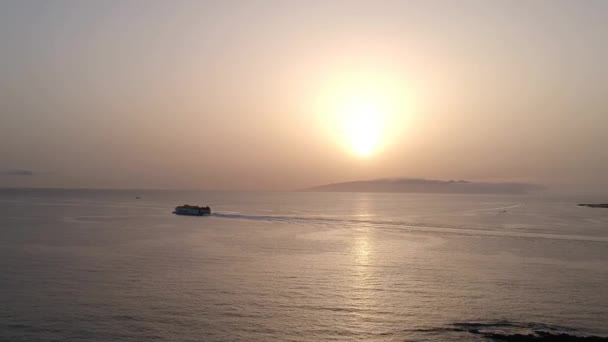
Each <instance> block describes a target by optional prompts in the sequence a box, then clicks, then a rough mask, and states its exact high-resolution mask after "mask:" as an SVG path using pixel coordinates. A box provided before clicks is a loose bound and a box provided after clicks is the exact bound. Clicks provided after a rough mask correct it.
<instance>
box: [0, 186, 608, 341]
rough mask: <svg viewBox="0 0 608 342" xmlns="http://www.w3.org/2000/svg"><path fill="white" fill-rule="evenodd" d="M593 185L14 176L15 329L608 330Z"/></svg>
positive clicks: (152, 333)
mask: <svg viewBox="0 0 608 342" xmlns="http://www.w3.org/2000/svg"><path fill="white" fill-rule="evenodd" d="M137 196H139V197H141V198H140V199H136V197H137ZM577 200H581V201H584V200H585V199H584V198H580V199H579V198H576V199H575V198H564V197H561V198H560V197H551V196H541V195H537V196H512V197H508V196H487V195H484V196H481V195H466V196H465V195H429V194H370V193H278V192H277V193H236V192H194V191H191V192H188V191H182V192H179V191H133V190H129V191H126V190H125V191H122V190H105V191H99V190H19V189H5V190H0V341H486V340H487V339H488V337H491V336H506V335H510V334H516V333H520V334H528V333H533V332H535V331H544V332H550V333H555V334H558V333H565V334H568V335H572V336H588V335H595V336H608V209H593V208H584V207H578V206H576V202H577ZM185 203H188V204H201V205H210V206H211V208H212V210H213V212H214V214H213V215H212V216H209V217H186V216H176V215H173V214H172V213H171V212H172V209H173V208H174V207H175V206H176V205H181V204H185ZM491 334H495V335H491Z"/></svg>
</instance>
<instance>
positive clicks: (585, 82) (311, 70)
mask: <svg viewBox="0 0 608 342" xmlns="http://www.w3.org/2000/svg"><path fill="white" fill-rule="evenodd" d="M607 61H608V1H575V0H572V1H488V0H480V1H447V0H446V1H419V2H418V1H329V0H328V1H312V0H311V1H308V0H306V1H304V0H301V1H289V0H285V1H254V0H251V1H250V0H242V1H193V2H187V1H158V2H154V1H106V0H104V1H97V2H94V1H76V0H75V1H23V0H18V1H5V0H3V1H0V186H44V187H111V188H122V187H129V188H196V189H228V190H236V189H245V190H261V189H267V190H285V189H287V190H288V189H295V188H300V187H306V186H312V185H317V184H322V183H327V182H337V181H348V180H355V179H370V178H382V177H425V178H438V179H468V180H482V181H523V182H535V183H540V184H547V185H549V186H553V187H557V188H567V189H581V190H602V191H608V177H607V175H608V65H607V63H608V62H607ZM361 113H362V114H361ZM376 116H377V117H376ZM362 118H363V119H362ZM349 134H350V135H349ZM353 144H355V145H356V144H360V145H361V144H362V145H364V146H363V149H365V148H366V147H369V151H367V152H366V153H367V155H365V156H362V155H360V154H357V148H355V147H353V146H352V145H353ZM366 144H367V145H369V146H367V145H366ZM372 147H373V148H372Z"/></svg>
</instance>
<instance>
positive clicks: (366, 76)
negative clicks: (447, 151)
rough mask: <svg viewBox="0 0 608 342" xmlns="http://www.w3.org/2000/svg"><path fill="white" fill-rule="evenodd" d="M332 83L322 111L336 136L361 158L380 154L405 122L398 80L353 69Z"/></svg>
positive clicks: (325, 91)
mask: <svg viewBox="0 0 608 342" xmlns="http://www.w3.org/2000/svg"><path fill="white" fill-rule="evenodd" d="M328 83H329V85H328V86H327V87H326V89H324V93H323V97H322V102H321V108H322V110H321V112H322V119H323V121H324V123H325V126H326V127H327V128H328V132H329V133H330V134H331V136H332V137H333V139H334V140H335V141H336V142H337V143H338V144H340V145H342V146H344V147H345V149H346V150H348V151H349V152H350V153H351V154H353V155H354V156H357V157H359V158H367V157H370V156H373V155H374V154H377V153H379V152H380V151H381V150H382V149H383V148H384V147H386V145H388V143H390V142H391V140H392V139H393V138H394V136H395V133H396V130H397V128H398V127H399V126H400V125H401V124H402V122H401V119H400V101H401V100H402V98H403V96H402V89H401V87H400V86H399V85H398V82H396V81H395V80H393V79H391V78H390V77H389V76H388V75H386V74H379V73H371V72H368V73H361V72H359V73H356V72H353V73H349V74H344V75H339V76H337V77H335V78H334V79H332V80H331V82H328Z"/></svg>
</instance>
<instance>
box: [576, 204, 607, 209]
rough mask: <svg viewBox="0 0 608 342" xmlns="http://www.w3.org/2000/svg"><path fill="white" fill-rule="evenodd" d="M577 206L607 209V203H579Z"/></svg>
mask: <svg viewBox="0 0 608 342" xmlns="http://www.w3.org/2000/svg"><path fill="white" fill-rule="evenodd" d="M578 206H579V207H588V208H608V203H580V204H579V205H578Z"/></svg>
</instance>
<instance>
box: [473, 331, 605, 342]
mask: <svg viewBox="0 0 608 342" xmlns="http://www.w3.org/2000/svg"><path fill="white" fill-rule="evenodd" d="M469 332H470V333H472V334H480V335H483V336H484V337H486V338H489V339H490V340H494V341H506V342H581V341H583V342H606V341H608V338H607V337H599V336H575V335H570V334H566V333H559V334H554V333H550V332H546V331H536V332H535V333H533V334H526V335H524V334H512V335H509V334H499V333H484V332H480V331H477V330H470V331H469Z"/></svg>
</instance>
